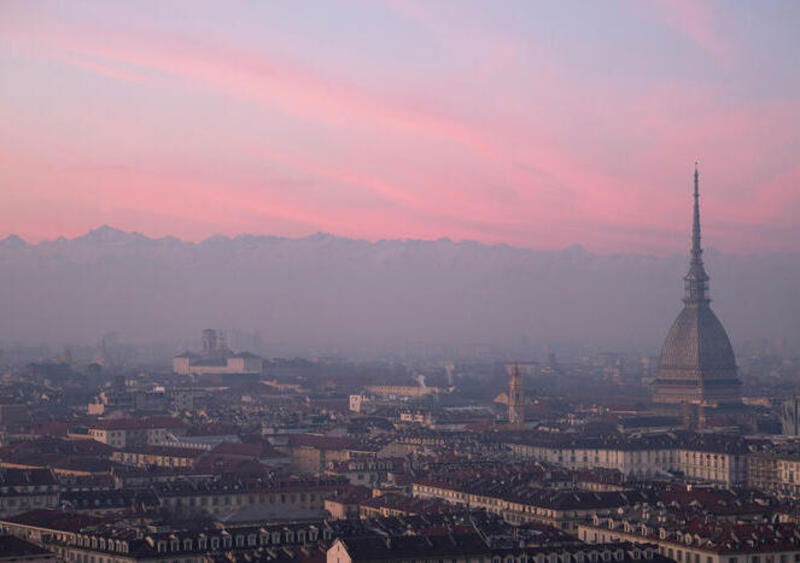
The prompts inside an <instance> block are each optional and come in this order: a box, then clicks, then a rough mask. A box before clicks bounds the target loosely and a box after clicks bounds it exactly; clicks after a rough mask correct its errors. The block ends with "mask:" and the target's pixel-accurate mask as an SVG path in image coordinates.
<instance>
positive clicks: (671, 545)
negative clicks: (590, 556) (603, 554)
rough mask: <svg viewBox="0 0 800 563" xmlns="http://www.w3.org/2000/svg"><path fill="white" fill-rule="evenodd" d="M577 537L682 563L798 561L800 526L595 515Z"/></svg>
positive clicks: (781, 562) (579, 531)
mask: <svg viewBox="0 0 800 563" xmlns="http://www.w3.org/2000/svg"><path fill="white" fill-rule="evenodd" d="M578 538H579V539H580V540H581V541H584V542H586V543H589V544H595V543H608V542H633V543H640V544H642V543H647V544H655V545H657V546H658V550H659V552H660V553H661V554H662V555H664V556H666V557H669V558H670V559H672V560H674V561H677V562H678V563H794V562H796V561H800V528H798V526H797V525H796V524H760V525H757V524H751V523H747V524H736V523H727V522H715V521H711V522H704V521H702V519H697V520H696V521H690V522H675V523H667V522H658V521H657V519H653V518H651V519H646V520H641V519H637V518H629V519H626V518H622V517H619V516H613V515H610V516H605V517H603V516H595V517H594V518H593V519H592V522H591V523H585V524H579V525H578Z"/></svg>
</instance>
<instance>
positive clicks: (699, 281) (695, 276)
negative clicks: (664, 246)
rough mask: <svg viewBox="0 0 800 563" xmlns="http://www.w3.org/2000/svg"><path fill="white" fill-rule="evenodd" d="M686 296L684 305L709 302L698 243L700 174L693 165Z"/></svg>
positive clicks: (685, 283) (685, 279)
mask: <svg viewBox="0 0 800 563" xmlns="http://www.w3.org/2000/svg"><path fill="white" fill-rule="evenodd" d="M683 280H684V287H685V289H686V295H685V297H684V298H683V301H684V303H686V304H687V305H688V304H692V305H705V304H708V302H709V301H711V300H710V299H709V298H708V296H707V292H708V274H706V270H705V267H703V247H702V245H701V242H700V172H699V171H698V170H697V162H695V163H694V218H693V221H692V260H691V262H690V263H689V273H688V274H686V276H685V277H684V278H683Z"/></svg>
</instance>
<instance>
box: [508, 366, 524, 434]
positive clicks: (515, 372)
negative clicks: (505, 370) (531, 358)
mask: <svg viewBox="0 0 800 563" xmlns="http://www.w3.org/2000/svg"><path fill="white" fill-rule="evenodd" d="M508 423H509V424H510V425H511V426H514V427H516V428H521V427H522V426H524V425H525V389H524V388H523V384H522V374H521V373H520V371H519V366H517V365H513V366H511V367H510V368H509V379H508Z"/></svg>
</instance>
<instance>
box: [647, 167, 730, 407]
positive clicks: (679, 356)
mask: <svg viewBox="0 0 800 563" xmlns="http://www.w3.org/2000/svg"><path fill="white" fill-rule="evenodd" d="M702 254H703V250H702V246H701V244H700V194H699V174H698V172H697V169H696V168H695V172H694V221H693V228H692V259H691V263H690V267H689V273H688V274H687V275H686V277H684V282H685V285H686V296H685V297H684V299H683V302H684V306H683V310H682V311H681V312H680V314H679V315H678V318H677V319H675V322H674V323H673V325H672V328H670V330H669V334H667V338H666V340H665V341H664V346H663V348H662V349H661V359H660V361H659V366H658V377H657V378H656V394H655V397H654V400H655V401H656V402H660V403H715V404H720V403H737V402H739V400H740V390H739V388H740V385H741V382H740V381H739V379H738V378H737V376H736V358H735V357H734V354H733V347H732V346H731V342H730V339H729V338H728V334H727V333H726V332H725V328H724V327H723V326H722V323H721V322H720V321H719V319H718V318H717V316H716V315H715V314H714V311H712V310H711V306H710V304H709V303H710V301H711V300H710V299H709V298H708V274H706V271H705V267H704V266H703V259H702Z"/></svg>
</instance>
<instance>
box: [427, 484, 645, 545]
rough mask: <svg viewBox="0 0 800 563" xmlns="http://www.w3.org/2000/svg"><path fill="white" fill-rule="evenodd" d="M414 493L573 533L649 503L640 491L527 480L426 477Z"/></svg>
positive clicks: (505, 517)
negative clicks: (593, 520)
mask: <svg viewBox="0 0 800 563" xmlns="http://www.w3.org/2000/svg"><path fill="white" fill-rule="evenodd" d="M412 494H413V496H415V497H417V498H423V499H426V498H427V499H442V500H446V501H447V502H449V503H451V504H454V505H457V506H463V507H465V508H468V509H484V510H486V511H488V512H491V513H494V514H498V515H500V516H502V517H503V519H504V520H506V521H507V522H509V523H511V524H525V523H528V522H539V523H542V524H548V525H550V526H555V527H557V528H560V529H562V530H566V531H568V532H572V531H574V530H576V529H577V523H578V522H579V521H581V520H583V519H585V518H589V517H591V516H593V515H595V514H607V513H609V512H611V511H613V510H616V509H618V508H620V507H624V506H628V505H632V504H635V503H637V502H646V501H647V500H648V496H647V494H646V493H644V492H639V491H579V490H553V489H544V488H538V487H537V488H533V487H530V486H529V485H528V483H527V482H526V480H525V479H520V480H518V481H514V480H498V479H492V478H486V479H477V480H469V481H467V480H461V479H452V480H448V479H444V478H424V479H420V480H418V481H415V482H414V483H413V485H412Z"/></svg>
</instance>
